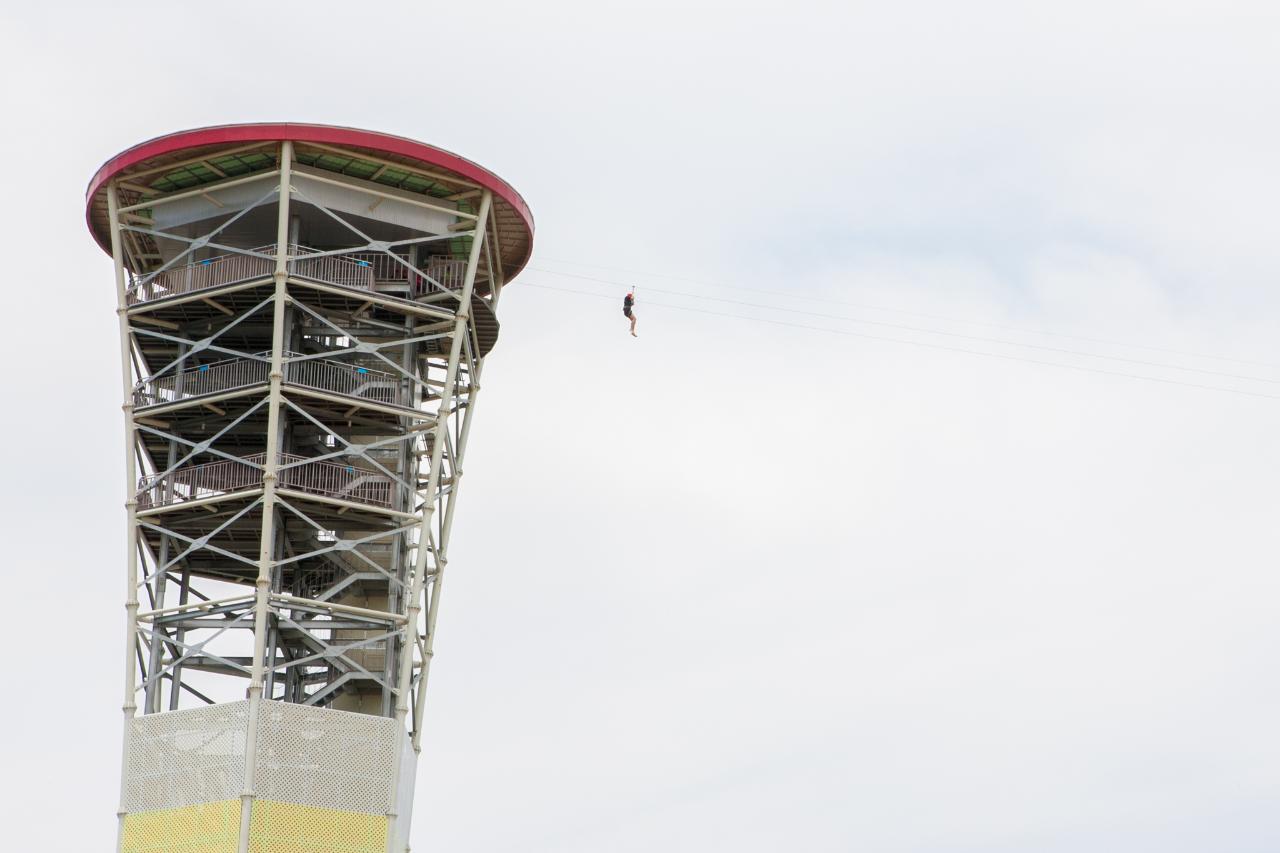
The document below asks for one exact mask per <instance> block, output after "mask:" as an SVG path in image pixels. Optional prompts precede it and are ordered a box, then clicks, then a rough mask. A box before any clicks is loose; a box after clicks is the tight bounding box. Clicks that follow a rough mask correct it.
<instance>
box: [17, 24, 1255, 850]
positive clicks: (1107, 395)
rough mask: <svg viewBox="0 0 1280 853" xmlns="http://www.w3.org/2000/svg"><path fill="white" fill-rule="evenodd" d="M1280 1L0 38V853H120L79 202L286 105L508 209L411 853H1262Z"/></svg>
mask: <svg viewBox="0 0 1280 853" xmlns="http://www.w3.org/2000/svg"><path fill="white" fill-rule="evenodd" d="M606 6H607V7H608V11H607V12H606V11H605V7H606ZM1278 10H1280V7H1278V6H1277V5H1276V4H1274V3H1267V2H1254V3H1245V2H1224V0H1216V2H1203V3H1186V2H1174V1H1173V0H1166V2H1159V3H1157V2H1118V0H1110V2H1081V0H1076V1H1075V2H1070V3H1067V2H1025V0H1024V2H1008V3H1001V2H969V3H944V2H910V0H905V1H900V2H897V3H892V4H889V3H883V2H875V3H862V2H843V3H832V4H824V3H816V2H806V0H790V2H786V3H750V2H743V0H739V2H734V3H724V4H711V3H699V2H684V3H667V2H652V0H651V2H645V3H614V4H602V3H557V2H543V3H527V2H526V3H510V4H496V3H483V2H480V3H472V4H459V3H449V4H436V3H425V2H422V3H405V4H390V3H379V2H364V3H341V4H338V3H333V4H330V3H325V2H318V0H312V2H306V3H295V2H270V3H267V2H260V3H253V4H247V3H235V2H226V3H218V4H199V5H197V4H188V3H180V2H165V3H154V4H142V3H130V2H109V3H108V2H101V3H85V4H76V3H56V2H47V3H12V4H7V5H6V6H5V8H4V10H3V11H0V93H2V94H0V107H2V108H3V115H4V118H5V121H4V126H5V132H4V133H3V134H0V153H3V156H4V163H5V166H6V169H5V184H4V187H5V194H4V198H5V204H4V209H3V210H2V211H0V219H3V223H2V226H3V230H2V231H0V241H2V248H3V252H4V259H5V267H4V274H5V277H6V281H5V287H6V292H7V294H8V299H7V302H6V305H5V335H4V336H3V339H2V340H0V347H3V358H4V364H5V368H4V379H3V385H4V389H5V392H6V394H5V396H6V399H7V403H8V407H9V409H8V411H7V412H5V413H4V416H3V419H2V420H0V430H3V433H4V436H3V437H4V447H5V449H6V465H5V471H6V476H5V478H4V487H3V489H2V490H0V502H2V503H3V505H4V512H3V514H2V515H0V517H2V518H3V522H4V527H5V536H4V540H3V541H4V544H5V551H4V554H5V559H4V564H3V571H4V573H5V576H6V577H7V578H8V580H9V582H10V584H11V585H12V586H11V591H10V597H9V599H8V605H7V608H6V611H7V613H6V617H5V627H4V635H5V637H6V640H7V642H6V645H7V652H6V655H5V659H6V666H5V678H4V685H5V688H6V690H5V700H4V702H3V707H0V720H3V722H4V724H3V726H0V731H3V732H4V739H5V741H6V742H5V744H4V747H3V759H4V760H3V762H2V767H3V769H0V794H2V796H0V802H2V803H3V808H4V809H5V810H9V811H11V814H9V815H7V816H6V818H5V820H4V833H5V835H4V841H3V844H0V846H3V847H5V848H6V849H12V850H15V851H16V850H24V851H25V850H31V851H42V853H44V851H49V853H55V852H59V851H67V853H73V851H74V853H84V851H99V850H102V851H105V850H110V849H112V844H113V840H114V838H115V809H116V804H117V797H118V784H119V759H120V704H121V696H120V687H119V685H120V683H121V680H122V679H121V657H122V646H123V639H122V637H123V634H122V631H123V629H122V622H123V608H122V602H123V598H124V591H123V587H124V532H125V531H124V526H125V525H124V518H125V516H124V511H123V509H122V501H123V497H122V493H123V490H124V484H123V464H122V459H123V452H122V450H123V445H122V438H121V434H122V424H121V416H120V410H119V405H120V402H121V401H120V399H119V396H120V394H119V373H118V369H119V368H118V364H117V342H116V335H117V325H116V318H115V315H114V309H115V304H114V292H113V285H112V278H111V269H110V263H109V260H108V259H107V258H106V256H104V255H103V254H102V253H101V251H100V250H99V249H98V248H97V246H96V245H95V244H94V243H93V242H92V241H91V239H90V238H89V235H88V233H87V231H86V229H85V226H84V218H83V216H84V214H83V192H84V188H85V185H86V183H87V182H88V180H89V178H90V176H91V175H92V174H93V172H94V171H95V170H96V169H97V167H98V166H99V165H100V164H101V163H102V162H103V161H104V160H106V159H107V158H109V157H110V156H112V155H114V154H115V153H117V152H119V151H120V150H122V149H124V148H126V147H128V146H130V145H133V144H135V143H137V142H140V141H143V140H145V139H148V138H150V137H153V136H156V135H159V134H163V133H167V132H170V131H174V130H179V129H184V128H189V127H195V126H201V125H209V124H219V123H227V122H238V121H280V120H285V121H312V122H323V123H333V124H345V125H353V126H358V127H365V128H370V129H376V130H381V131H386V132H390V133H396V134H401V135H404V136H409V137H413V138H415V139H420V140H423V141H426V142H429V143H432V144H435V145H439V146H441V147H444V148H447V149H450V150H453V151H456V152H458V153H461V154H463V155H465V156H467V157H469V158H471V159H474V160H476V161H477V162H479V163H481V164H483V165H485V166H486V167H488V168H490V169H492V170H494V171H495V172H497V173H498V174H500V175H502V176H503V177H504V178H506V179H507V180H508V181H510V182H511V183H512V184H513V185H514V186H515V187H516V188H517V189H518V190H520V191H521V192H522V193H523V194H524V196H525V198H526V199H527V200H528V202H529V204H530V206H531V207H532V209H533V211H534V215H535V218H536V220H537V227H538V231H537V239H536V248H535V258H534V262H533V264H532V267H534V268H536V269H530V270H529V271H527V272H526V273H525V274H524V275H522V276H521V277H520V278H519V279H518V280H517V282H516V283H515V284H514V285H513V286H512V287H511V288H510V290H508V291H507V293H506V296H505V297H504V299H503V305H502V312H501V313H502V317H501V319H502V321H503V329H502V339H501V341H500V343H499V345H498V347H497V349H496V350H495V352H494V354H493V355H492V357H491V358H490V359H489V364H488V369H487V370H486V373H485V392H484V395H483V398H482V400H481V402H480V404H479V411H478V412H477V420H476V426H475V429H474V431H473V434H472V438H473V441H472V444H471V448H472V449H471V453H470V454H469V456H468V460H467V469H466V470H467V483H468V485H467V487H466V490H465V494H464V495H463V499H462V501H463V502H462V504H461V505H460V511H459V513H458V516H457V520H456V524H455V530H454V537H453V551H452V554H451V555H450V556H451V560H450V565H451V569H452V571H451V572H450V583H449V589H448V591H447V593H448V594H447V595H446V596H445V598H444V602H443V606H442V611H441V616H440V633H439V639H438V641H437V643H436V658H435V663H434V666H433V668H432V686H431V694H430V697H429V708H428V712H427V713H428V718H429V728H428V733H427V736H426V741H425V749H424V753H423V761H422V763H421V764H420V771H419V782H418V798H417V808H416V811H415V815H414V828H413V836H414V843H413V848H414V850H435V851H449V853H505V851H520V853H601V851H610V853H614V851H617V853H631V852H632V851H655V850H662V851H673V853H683V851H690V853H692V851H699V853H702V851H708V850H734V851H736V852H737V853H757V851H868V852H870V851H876V853H880V851H884V853H934V851H1050V852H1051V853H1058V851H1062V853H1086V851H1087V853H1107V852H1108V851H1118V852H1119V851H1123V853H1133V851H1159V852H1160V853H1180V851H1196V852H1197V853H1198V851H1241V852H1242V853H1252V851H1259V852H1260V851H1274V850H1276V849H1277V848H1280V808H1278V807H1277V803H1278V801H1280V736H1278V735H1277V731H1276V720H1277V718H1280V684H1278V682H1277V675H1276V673H1277V667H1276V655H1277V649H1278V648H1280V621H1278V620H1277V619H1276V601H1277V596H1278V595H1280V574H1277V571H1276V558H1277V553H1276V552H1277V548H1276V515H1277V509H1280V506H1278V504H1280V499H1278V498H1277V488H1276V483H1277V480H1278V479H1280V451H1278V449H1277V441H1276V435H1277V432H1278V431H1280V399H1278V398H1280V367H1277V366H1276V365H1280V345H1278V344H1277V339H1276V320H1277V310H1278V309H1280V293H1278V291H1277V281H1278V280H1280V256H1278V254H1277V250H1276V247H1277V239H1276V234H1277V202H1276V199H1277V198H1280V171H1278V170H1277V166H1276V163H1277V159H1276V152H1277V151H1278V150H1280V109H1278V107H1280V103H1278V101H1280V94H1278V93H1280V86H1278V83H1280V11H1278ZM587 265H597V266H587ZM552 270H556V271H559V272H561V273H571V274H573V275H576V276H588V277H591V278H590V279H588V278H570V277H567V276H564V275H557V274H556V273H554V272H551V271H552ZM619 270H626V271H631V272H620V271H619ZM659 276H672V277H676V278H661V277H659ZM594 279H607V280H611V281H617V282H625V283H632V284H638V285H639V288H640V289H639V293H638V305H637V313H638V315H639V317H640V324H639V332H640V336H639V338H638V339H632V338H631V337H629V336H628V335H627V334H626V331H625V323H624V320H623V318H622V317H621V314H620V311H619V307H620V300H621V296H622V293H623V289H622V286H621V285H617V284H606V283H604V282H601V281H598V280H594ZM681 279H683V280H681ZM534 284H537V285H546V286H552V287H558V288H565V289H568V290H572V291H581V293H566V292H563V291H557V290H549V289H540V288H535V287H532V286H524V285H534ZM719 285H729V286H731V287H721V286H719ZM733 288H753V289H757V290H767V291H772V293H759V292H752V291H749V290H744V289H733ZM661 291H679V292H681V293H683V294H691V295H692V296H690V295H680V294H676V293H662V292H661ZM583 294H594V295H583ZM694 297H701V298H694ZM710 298H716V299H726V300H735V302H716V301H711V299H710ZM824 299H825V300H828V301H820V300H824ZM737 302H751V303H755V304H759V305H765V304H767V305H771V306H778V307H785V308H791V309H794V310H803V311H809V312H813V313H812V314H784V313H778V312H775V311H772V310H765V309H761V308H755V307H749V306H745V305H740V304H736V303H737ZM659 303H661V304H659ZM838 303H852V304H838ZM669 306H679V308H677V307H669ZM683 309H698V310H699V311H706V312H718V313H697V312H695V311H692V310H683ZM906 312H913V313H906ZM721 314H734V315H738V317H726V316H720V315H721ZM814 315H828V316H814ZM829 315H840V316H842V317H847V318H856V320H857V321H862V322H855V321H854V320H849V319H844V320H838V319H833V318H832V317H830V316H829ZM920 315H930V316H928V317H922V316H920ZM739 317H756V318H764V319H770V320H775V321H782V322H784V323H794V324H799V325H800V326H817V327H823V328H830V329H836V330H840V331H842V332H843V334H832V333H827V332H820V331H815V330H813V329H809V328H797V327H796V326H787V325H778V324H776V323H765V322H760V321H758V320H749V319H740V318H739ZM873 322H874V323H882V324H883V323H892V324H896V325H898V326H901V325H907V326H913V327H916V328H928V329H933V330H936V331H945V332H948V333H950V335H951V336H944V335H937V334H933V333H925V332H920V331H912V330H906V329H901V328H895V327H892V326H885V325H872V323H873ZM1008 327H1012V328H1008ZM848 333H856V334H858V335H868V336H876V337H877V338H880V339H873V338H872V337H857V336H854V335H853V334H848ZM958 335H968V336H971V337H969V338H963V337H956V336H958ZM1068 335H1070V336H1075V337H1065V336H1068ZM883 338H894V339H896V340H895V341H887V340H883ZM973 338H983V339H999V340H1001V341H1017V342H1021V343H1024V344H1030V345H1033V346H1034V347H1041V349H1036V348H1033V347H1032V346H1026V347H1015V346H1010V345H1008V344H1007V343H995V342H993V341H991V340H974V339H973ZM1082 338H1088V339H1090V340H1082ZM902 341H914V342H916V343H915V344H913V343H903V342H902ZM1098 341H1107V342H1109V343H1101V342H1098ZM921 343H924V344H929V346H920V345H919V344H921ZM946 347H950V349H947V348H946ZM1043 347H1051V348H1054V349H1056V350H1072V351H1074V352H1073V353H1065V352H1056V351H1053V350H1049V349H1043ZM1141 347H1145V348H1141ZM958 350H977V351H982V352H987V353H992V354H996V355H998V356H999V357H989V356H981V355H976V354H973V353H971V352H960V351H958ZM1080 352H1087V353H1092V354H1093V356H1084V355H1078V354H1075V353H1080ZM1189 354H1195V355H1189ZM1008 356H1013V357H1016V358H1018V359H1028V360H1032V361H1040V362H1054V363H1059V364H1067V365H1072V366H1073V367H1053V366H1047V365H1043V364H1035V363H1028V361H1019V360H1013V359H1011V358H1008ZM1096 356H1107V357H1109V358H1099V357H1096ZM1209 356H1213V357H1212V358H1211V357H1209ZM1119 359H1128V361H1121V360H1119ZM1225 359H1235V360H1234V361H1228V360H1225ZM1136 362H1149V363H1154V364H1138V363H1136ZM1170 365H1176V366H1179V367H1182V368H1189V369H1183V370H1178V369H1173V368H1172V367H1170ZM1073 368H1089V369H1090V370H1081V369H1073ZM1090 371H1102V372H1090ZM1117 373H1118V374H1136V375H1141V376H1146V377H1150V378H1151V379H1158V380H1166V381H1151V379H1145V380H1144V379H1137V378H1130V377H1129V376H1119V375H1114V374H1117ZM1221 374H1232V375H1231V376H1224V375H1221ZM1241 376H1244V377H1253V378H1238V377H1241ZM1178 383H1183V384H1178ZM1189 385H1201V386H1214V387H1215V388H1223V389H1234V390H1208V389H1205V388H1195V387H1188V386H1189ZM1241 391H1243V392H1247V393H1237V392H1241ZM1251 395H1254V396H1251Z"/></svg>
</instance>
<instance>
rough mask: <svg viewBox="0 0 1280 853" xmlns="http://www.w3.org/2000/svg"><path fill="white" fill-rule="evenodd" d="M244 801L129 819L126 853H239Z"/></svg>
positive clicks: (164, 810)
mask: <svg viewBox="0 0 1280 853" xmlns="http://www.w3.org/2000/svg"><path fill="white" fill-rule="evenodd" d="M239 840H240V801H239V800H220V801H218V802H216V803H201V804H200V805H196V806H185V807H183V808H180V809H161V810H159V811H153V812H137V813H136V814H129V815H125V818H124V843H123V845H122V846H121V851H122V853H235V851H236V843H237V842H238V841H239Z"/></svg>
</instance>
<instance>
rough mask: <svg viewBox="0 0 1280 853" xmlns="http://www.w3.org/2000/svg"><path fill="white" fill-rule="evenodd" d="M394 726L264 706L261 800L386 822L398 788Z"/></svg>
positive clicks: (258, 780) (362, 717) (257, 786)
mask: <svg viewBox="0 0 1280 853" xmlns="http://www.w3.org/2000/svg"><path fill="white" fill-rule="evenodd" d="M399 735H400V729H399V727H398V726H397V725H396V722H395V720H392V719H388V718H386V717H373V716H370V715H368V714H353V713H348V712H346V711H332V710H328V709H323V708H310V707H307V706H305V705H292V704H288V703H285V702H263V703H262V710H261V712H260V714H259V716H258V766H257V771H256V774H255V778H254V785H253V788H254V793H255V794H256V795H257V796H258V797H259V798H260V799H266V800H275V801H277V802H284V803H297V804H299V805H307V806H316V807H319V808H326V809H340V810H342V811H352V812H364V813H367V814H377V815H383V816H385V815H386V814H387V812H388V811H389V810H390V809H391V804H392V797H393V793H394V787H395V781H396V780H395V767H396V763H395V761H396V752H397V751H398V750H399V748H400V740H401V738H400V736H399Z"/></svg>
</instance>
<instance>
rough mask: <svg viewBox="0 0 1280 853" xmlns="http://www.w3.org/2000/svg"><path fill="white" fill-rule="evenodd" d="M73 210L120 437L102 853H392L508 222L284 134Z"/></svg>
mask: <svg viewBox="0 0 1280 853" xmlns="http://www.w3.org/2000/svg"><path fill="white" fill-rule="evenodd" d="M87 204H88V212H87V213H88V222H89V228H90V231H91V232H92V234H93V236H94V238H95V239H96V240H97V241H98V243H99V244H100V245H101V246H102V247H103V248H104V249H106V250H107V251H109V252H110V254H111V256H112V259H113V261H114V265H115V285H116V293H117V296H118V300H119V301H118V309H117V313H118V315H119V322H120V359H121V370H122V377H123V382H122V392H123V398H124V399H123V402H124V414H125V441H126V445H125V468H126V471H127V474H126V479H127V483H126V486H127V488H126V508H127V512H128V520H127V525H128V527H127V536H128V556H127V576H128V582H127V586H126V591H127V592H126V612H127V614H128V636H127V641H126V643H125V648H124V654H125V660H124V664H125V672H124V679H125V684H124V717H125V719H124V757H123V770H122V779H121V799H120V833H119V839H118V842H117V845H118V846H117V849H118V850H120V851H126V852H127V853H142V851H165V853H169V851H192V853H196V851H199V853H223V851H226V853H246V852H247V851H260V853H303V851H305V852H306V853H327V851H335V853H336V851H343V853H404V851H406V850H407V849H408V830H409V821H410V812H411V808H412V804H413V781H414V775H415V771H416V764H417V753H418V751H419V748H420V744H421V738H422V713H423V699H424V695H425V691H426V686H427V675H428V671H429V667H430V663H431V655H432V645H433V641H434V639H435V624H436V614H437V612H438V609H439V605H440V593H441V585H442V583H443V580H444V573H445V567H446V565H447V564H448V548H449V530H450V525H451V522H452V520H453V514H454V508H455V505H456V499H457V496H458V488H459V486H460V484H461V480H462V461H463V457H464V455H465V453H466V449H467V436H468V433H469V431H470V426H471V418H472V416H473V414H474V413H475V405H476V396H477V394H478V393H479V390H480V378H481V373H482V371H483V369H484V359H485V357H486V355H487V354H488V353H489V352H490V350H491V349H492V348H493V346H494V344H495V342H496V340H497V336H498V321H497V316H496V309H497V305H498V300H499V298H500V296H501V294H502V289H503V286H504V285H505V284H506V283H507V282H508V281H510V280H511V279H512V278H513V277H514V276H515V275H516V274H517V273H518V272H519V270H520V269H521V267H522V266H523V265H524V263H525V262H526V260H527V259H528V256H529V252H530V250H531V248H532V240H533V220H532V217H531V216H530V213H529V210H528V207H527V206H526V205H525V203H524V200H523V199H521V197H520V196H519V194H518V193H516V192H515V191H514V190H513V189H512V188H511V187H510V186H508V185H507V184H506V183H505V182H504V181H502V180H501V179H500V178H498V177H497V176H496V175H494V174H493V173H491V172H489V171H486V170H485V169H483V168H481V167H479V166H477V165H475V164H474V163H471V162H469V161H467V160H464V159H462V158H461V157H458V156H456V155H453V154H450V153H448V152H445V151H442V150H440V149H438V148H433V147H431V146H429V145H424V144H422V143H418V142H413V141H411V140H407V139H403V138H400V137H395V136H388V135H385V134H380V133H372V132H368V131H361V130H353V129H349V128H338V127H328V126H318V125H302V124H255V125H233V126H224V127H213V128H204V129H200V130H193V131H185V132H182V133H176V134H172V135H170V136H165V137H161V138H159V139H154V140H151V141H150V142H146V143H143V144H141V145H138V146H136V147H134V148H131V149H129V150H128V151H125V152H124V153H122V154H120V155H119V156H117V157H115V158H114V159H112V160H111V161H109V162H108V163H106V165H104V166H103V167H102V169H100V170H99V172H98V173H97V174H96V175H95V176H94V178H93V180H92V182H91V183H90V185H89V190H88V199H87Z"/></svg>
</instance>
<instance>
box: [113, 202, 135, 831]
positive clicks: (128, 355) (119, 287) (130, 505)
mask: <svg viewBox="0 0 1280 853" xmlns="http://www.w3.org/2000/svg"><path fill="white" fill-rule="evenodd" d="M107 217H108V220H109V227H110V229H111V260H112V263H113V265H114V267H115V275H116V316H117V317H118V318H119V320H120V373H121V384H122V386H123V390H124V404H123V405H122V406H121V407H120V408H121V410H122V411H123V412H124V446H125V459H124V471H125V473H124V479H125V492H124V494H125V503H124V505H125V511H126V512H127V514H128V522H127V523H128V528H127V530H126V534H125V536H126V547H127V548H128V553H127V558H126V569H125V572H126V575H127V581H126V584H127V586H126V590H125V602H124V608H125V623H126V624H125V632H126V633H125V637H126V639H125V645H124V705H123V708H122V710H123V711H124V738H123V745H122V754H121V760H120V796H121V801H120V807H119V808H118V809H117V810H116V819H117V822H118V823H117V828H116V849H117V850H119V849H120V847H121V845H122V844H123V843H124V814H125V813H124V800H123V797H124V791H125V782H126V780H127V776H126V775H125V774H126V773H127V771H128V767H129V729H130V726H131V724H132V721H133V716H134V714H135V713H136V712H137V710H138V703H137V700H136V699H135V697H134V694H135V693H136V691H137V678H138V676H137V665H136V664H135V663H134V659H133V658H134V654H135V652H136V650H137V647H138V457H137V448H136V444H137V440H138V427H137V424H136V423H135V422H134V420H133V358H132V348H133V344H132V342H131V340H130V330H129V297H128V294H127V292H126V287H125V274H124V248H123V247H122V246H121V244H120V196H119V193H118V191H117V189H116V182H115V181H114V180H113V181H111V182H110V183H108V184H107Z"/></svg>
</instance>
